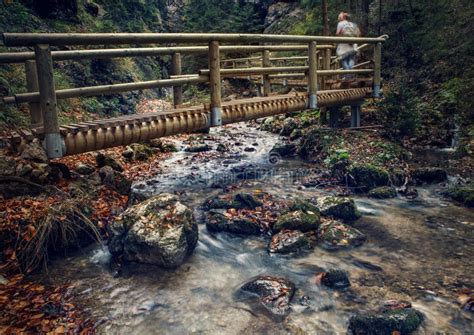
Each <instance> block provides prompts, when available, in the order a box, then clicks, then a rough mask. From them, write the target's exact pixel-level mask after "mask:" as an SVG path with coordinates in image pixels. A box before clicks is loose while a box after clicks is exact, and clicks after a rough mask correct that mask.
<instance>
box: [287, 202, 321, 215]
mask: <svg viewBox="0 0 474 335" xmlns="http://www.w3.org/2000/svg"><path fill="white" fill-rule="evenodd" d="M288 211H289V212H294V211H303V212H313V213H319V208H318V207H316V206H315V205H313V204H312V203H311V202H310V200H305V199H298V198H297V199H293V200H291V201H290V202H289V203H288Z"/></svg>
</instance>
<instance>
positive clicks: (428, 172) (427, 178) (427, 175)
mask: <svg viewBox="0 0 474 335" xmlns="http://www.w3.org/2000/svg"><path fill="white" fill-rule="evenodd" d="M412 176H413V179H415V181H416V182H417V183H418V184H437V183H442V182H444V181H446V180H448V173H447V172H446V170H443V169H441V168H437V167H424V168H418V169H416V170H414V171H412Z"/></svg>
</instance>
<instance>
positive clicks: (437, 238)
mask: <svg viewBox="0 0 474 335" xmlns="http://www.w3.org/2000/svg"><path fill="white" fill-rule="evenodd" d="M206 137H207V140H206V142H208V143H209V144H211V145H212V146H214V147H215V146H216V145H217V143H216V142H215V140H218V141H219V142H221V143H225V144H227V145H229V148H230V149H229V150H228V151H226V152H224V153H220V152H217V151H210V152H207V153H185V152H178V153H176V154H174V155H173V156H172V157H171V158H170V159H168V160H166V161H165V162H163V167H164V168H163V173H162V174H160V175H157V176H155V177H153V178H150V179H148V180H146V181H143V182H139V183H137V184H135V186H134V187H135V189H136V190H139V191H140V192H144V193H148V194H157V193H160V192H176V193H178V194H180V197H181V199H182V202H183V203H185V204H186V205H188V206H190V207H192V208H194V209H195V214H196V218H197V220H198V221H199V223H200V225H199V243H198V246H197V248H196V250H195V252H194V254H193V255H192V256H191V257H190V258H189V259H188V261H187V262H186V263H184V264H183V265H182V266H181V267H180V268H179V269H177V270H163V269H159V268H157V267H153V266H143V265H135V266H131V267H127V269H126V270H125V271H124V273H123V275H122V276H120V277H114V275H113V272H112V271H110V269H109V266H108V261H109V254H108V252H107V251H106V248H104V247H101V246H93V247H91V248H89V249H88V250H86V251H83V252H82V253H80V254H76V255H74V256H72V257H69V258H67V259H64V260H60V261H57V262H55V263H54V264H53V265H52V267H51V268H50V272H49V276H50V278H52V279H54V280H58V279H60V280H63V281H65V282H70V283H72V285H73V289H72V294H74V296H75V300H76V301H77V303H78V304H81V305H82V306H83V307H85V308H86V309H88V310H89V312H90V313H91V314H92V315H93V316H94V317H95V318H96V319H97V320H99V332H102V333H107V334H194V333H196V334H256V333H258V334H260V333H263V334H287V333H292V334H306V333H307V334H336V333H339V334H345V333H346V329H347V321H348V319H349V317H350V316H351V315H353V314H354V313H356V312H361V311H365V310H374V309H376V308H377V307H378V306H379V305H380V304H381V302H383V301H384V300H386V299H393V298H400V299H405V300H409V301H411V302H412V303H413V305H414V307H415V308H417V309H419V310H420V311H422V312H423V313H424V314H425V316H426V321H425V323H424V325H423V327H422V328H421V329H420V330H419V331H418V333H419V334H433V333H436V332H438V333H439V334H472V333H474V326H473V316H472V314H469V313H468V312H464V311H462V310H461V309H460V307H459V306H458V305H456V304H455V300H456V294H455V293H454V292H455V290H457V289H460V288H462V287H465V286H467V287H473V282H474V276H473V270H472V268H473V267H472V256H471V255H472V247H473V241H474V230H473V226H474V213H473V212H472V210H469V209H466V208H462V207H458V206H457V205H455V204H453V203H451V202H448V201H446V200H444V199H443V198H441V197H440V196H438V195H437V192H436V189H435V188H422V189H419V193H420V195H419V197H418V198H417V199H413V200H407V199H405V198H397V199H391V200H385V201H382V200H371V199H368V198H366V197H356V203H357V205H358V206H359V209H360V211H361V212H362V213H363V217H362V218H361V219H359V220H358V221H357V222H356V223H355V224H354V226H355V227H356V228H358V229H359V230H361V231H362V232H364V233H365V234H366V235H367V237H368V240H367V242H366V243H365V244H364V245H362V246H361V247H359V248H356V249H352V250H346V251H338V252H329V251H325V250H323V249H320V248H318V247H316V248H315V249H314V250H312V251H311V252H309V253H306V254H303V255H300V256H296V257H295V256H281V255H270V254H268V253H267V251H266V246H267V244H268V240H269V238H268V237H266V236H262V237H245V238H243V237H239V236H235V235H229V234H225V233H220V234H210V233H208V232H207V230H206V227H205V225H204V224H202V223H203V222H204V213H203V212H202V210H201V209H199V206H200V204H202V202H203V201H204V200H205V199H206V198H208V197H209V196H211V195H216V194H219V193H222V192H223V187H225V185H226V184H228V183H236V184H238V185H239V189H240V190H255V189H260V190H264V191H266V192H269V193H271V194H273V195H275V196H278V197H281V198H284V197H288V198H290V197H314V196H317V195H319V194H322V193H324V192H325V191H323V190H318V189H315V188H305V187H303V186H302V183H301V176H303V175H304V174H305V173H307V171H313V170H315V169H314V168H313V167H311V166H308V165H306V164H305V163H304V162H302V161H299V160H297V159H294V160H280V161H277V162H275V159H269V150H270V148H271V147H272V146H273V144H274V143H275V142H276V141H277V139H278V136H276V135H273V134H269V133H266V132H260V131H258V130H255V129H254V128H252V127H249V126H247V125H245V124H237V125H232V126H228V127H222V128H219V129H217V130H213V132H211V134H210V135H206ZM246 148H254V149H255V151H250V150H252V149H246ZM270 161H272V162H273V164H272V163H270ZM242 163H246V164H253V166H254V167H257V168H259V169H261V170H262V171H265V172H266V173H267V176H266V178H263V179H260V180H245V181H241V180H235V179H233V178H234V176H233V174H232V173H230V171H231V170H232V168H233V167H234V169H235V166H239V165H241V164H242ZM328 268H341V269H344V270H346V271H347V272H348V273H349V275H350V279H351V283H352V286H351V288H350V289H348V290H345V291H334V290H330V289H327V288H324V287H320V286H318V285H316V284H315V275H316V274H317V273H319V272H321V271H323V270H324V269H328ZM258 274H270V275H277V276H282V277H286V278H288V279H290V280H291V281H293V282H294V283H295V285H296V287H297V289H298V291H297V293H296V294H295V296H294V298H293V300H292V308H291V312H290V313H289V315H288V316H286V317H274V316H272V315H269V313H268V312H267V311H265V310H263V309H262V308H261V307H259V305H258V303H256V304H249V303H248V302H247V301H240V300H239V299H237V298H236V295H235V292H236V290H237V289H238V287H239V286H240V285H241V284H242V283H243V282H245V281H246V280H248V279H250V278H252V277H254V276H256V275H258Z"/></svg>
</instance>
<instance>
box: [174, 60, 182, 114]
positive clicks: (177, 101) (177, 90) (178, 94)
mask: <svg viewBox="0 0 474 335" xmlns="http://www.w3.org/2000/svg"><path fill="white" fill-rule="evenodd" d="M171 73H172V74H173V75H175V76H179V75H181V73H182V72H181V54H180V53H179V52H175V53H174V54H173V56H172V59H171ZM173 104H174V107H175V108H177V107H178V106H179V105H182V104H183V86H181V85H179V86H173Z"/></svg>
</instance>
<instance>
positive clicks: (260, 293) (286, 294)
mask: <svg viewBox="0 0 474 335" xmlns="http://www.w3.org/2000/svg"><path fill="white" fill-rule="evenodd" d="M240 291H241V292H245V293H247V294H250V295H253V296H257V297H258V298H259V300H260V303H261V304H262V305H263V306H265V308H267V309H268V310H269V311H271V312H272V313H274V314H278V315H284V314H286V313H288V312H289V310H290V301H291V299H292V298H293V295H294V294H295V285H294V284H293V283H292V282H291V281H289V280H288V279H285V278H281V277H273V276H266V275H261V276H258V277H255V278H253V279H251V280H250V281H248V282H247V283H245V284H244V285H242V287H241V288H240Z"/></svg>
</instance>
